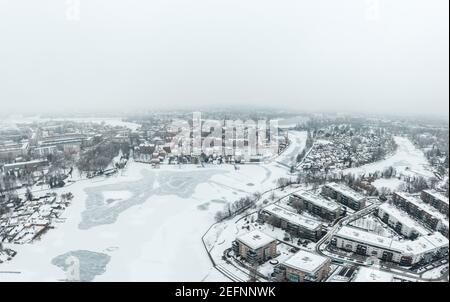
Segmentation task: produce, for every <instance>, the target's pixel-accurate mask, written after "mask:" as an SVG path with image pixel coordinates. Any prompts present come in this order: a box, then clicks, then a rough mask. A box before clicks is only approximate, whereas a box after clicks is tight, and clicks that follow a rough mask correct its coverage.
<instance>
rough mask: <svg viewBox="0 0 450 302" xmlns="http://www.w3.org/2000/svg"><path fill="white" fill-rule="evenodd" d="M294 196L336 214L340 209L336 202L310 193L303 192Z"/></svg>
mask: <svg viewBox="0 0 450 302" xmlns="http://www.w3.org/2000/svg"><path fill="white" fill-rule="evenodd" d="M294 196H298V197H300V198H302V199H304V200H306V201H308V202H310V203H312V204H314V205H316V206H318V207H321V208H325V209H327V210H328V211H332V212H334V211H336V210H338V209H339V208H340V205H339V204H337V203H336V202H334V201H330V200H328V199H326V198H324V197H323V196H321V195H315V194H312V193H310V192H306V191H303V192H300V193H294Z"/></svg>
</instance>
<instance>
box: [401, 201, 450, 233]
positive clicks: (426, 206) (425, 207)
mask: <svg viewBox="0 0 450 302" xmlns="http://www.w3.org/2000/svg"><path fill="white" fill-rule="evenodd" d="M395 194H397V195H398V196H400V197H402V198H404V199H405V200H407V201H408V202H409V203H412V204H414V205H415V206H416V207H418V208H419V209H421V210H423V211H424V212H426V213H428V214H430V215H431V216H433V217H435V218H437V219H439V220H440V221H441V222H442V223H443V224H444V225H445V226H447V228H448V220H447V217H446V216H445V215H444V214H443V213H441V212H439V211H438V210H437V209H435V208H434V207H432V206H430V205H429V204H427V203H424V202H423V201H422V200H420V199H419V198H417V197H415V196H411V195H409V194H407V193H405V192H395Z"/></svg>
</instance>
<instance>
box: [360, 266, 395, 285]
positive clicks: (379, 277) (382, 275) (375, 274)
mask: <svg viewBox="0 0 450 302" xmlns="http://www.w3.org/2000/svg"><path fill="white" fill-rule="evenodd" d="M393 279H394V275H393V274H391V273H388V272H382V271H380V270H378V269H375V268H371V267H364V266H361V267H360V268H359V270H358V274H357V275H356V277H355V279H354V280H353V282H392V281H393Z"/></svg>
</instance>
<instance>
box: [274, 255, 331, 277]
mask: <svg viewBox="0 0 450 302" xmlns="http://www.w3.org/2000/svg"><path fill="white" fill-rule="evenodd" d="M330 264H331V260H330V259H329V258H327V257H322V256H319V255H317V254H313V253H310V252H307V251H303V250H300V251H298V252H297V253H295V254H294V255H293V256H292V257H290V258H289V259H287V260H286V261H285V262H283V263H282V264H280V266H281V268H277V270H278V271H280V270H281V271H282V272H283V277H284V278H283V279H284V280H287V281H290V282H320V281H323V280H324V279H326V277H327V276H328V274H329V273H330Z"/></svg>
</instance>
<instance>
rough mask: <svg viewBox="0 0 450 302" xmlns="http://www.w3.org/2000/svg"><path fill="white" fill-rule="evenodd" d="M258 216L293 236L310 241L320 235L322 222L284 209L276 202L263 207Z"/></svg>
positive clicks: (315, 239)
mask: <svg viewBox="0 0 450 302" xmlns="http://www.w3.org/2000/svg"><path fill="white" fill-rule="evenodd" d="M258 218H259V219H260V220H262V221H264V222H267V223H270V224H272V225H274V226H276V227H280V228H282V229H284V230H286V231H287V232H289V233H291V234H293V235H294V236H299V237H302V238H306V239H309V240H312V241H317V240H319V239H320V238H321V237H322V224H321V223H319V222H317V221H315V220H312V219H309V218H306V217H304V216H302V215H300V214H298V213H295V212H293V211H290V210H287V209H284V208H282V207H280V206H278V205H276V204H272V205H269V206H267V207H265V208H263V209H262V210H261V211H260V212H259V215H258Z"/></svg>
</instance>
